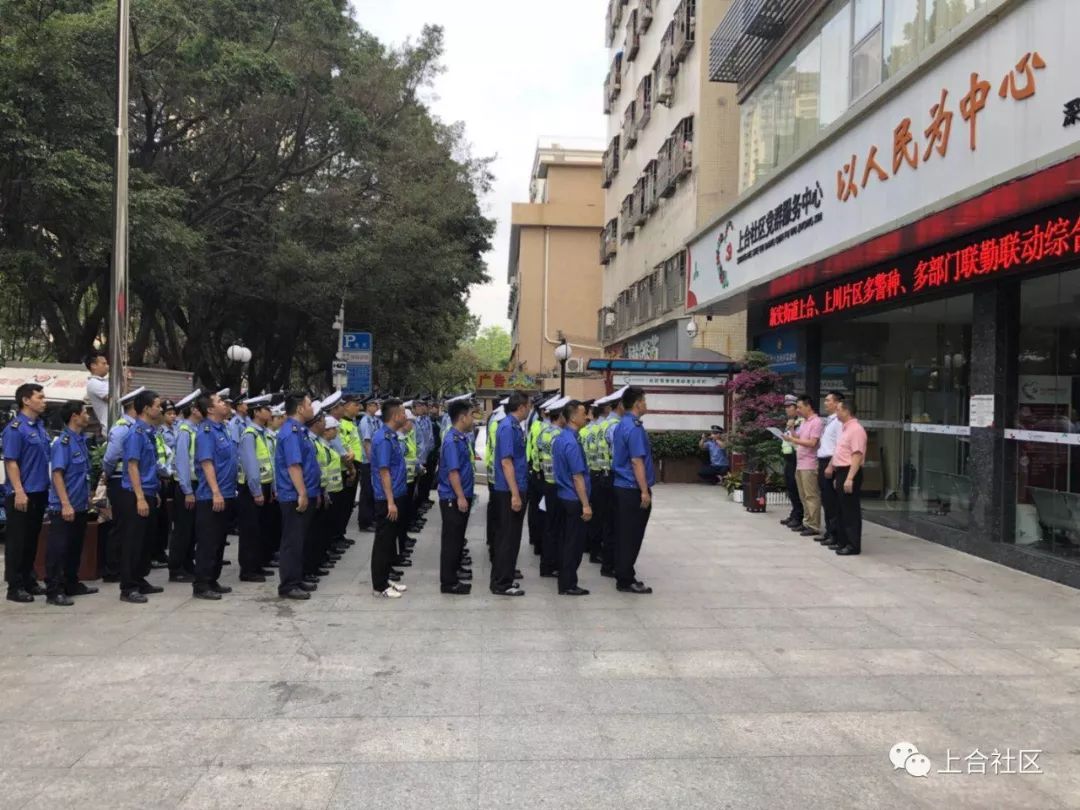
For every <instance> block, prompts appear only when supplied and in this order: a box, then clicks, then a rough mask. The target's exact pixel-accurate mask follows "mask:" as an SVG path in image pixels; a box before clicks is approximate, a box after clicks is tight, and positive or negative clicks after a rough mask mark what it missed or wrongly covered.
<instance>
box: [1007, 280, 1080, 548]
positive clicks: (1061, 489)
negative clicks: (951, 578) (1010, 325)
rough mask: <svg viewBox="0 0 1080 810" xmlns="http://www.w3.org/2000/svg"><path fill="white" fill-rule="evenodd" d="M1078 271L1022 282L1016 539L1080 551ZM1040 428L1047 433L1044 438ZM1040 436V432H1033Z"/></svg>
mask: <svg viewBox="0 0 1080 810" xmlns="http://www.w3.org/2000/svg"><path fill="white" fill-rule="evenodd" d="M1078 298H1080V270H1073V271H1070V272H1067V273H1059V274H1057V275H1053V276H1045V277H1043V278H1037V279H1031V280H1028V281H1025V282H1023V283H1022V284H1021V285H1020V337H1019V341H1020V347H1019V348H1020V352H1019V379H1018V380H1017V388H1018V390H1017V413H1016V418H1015V420H1014V424H1013V425H1012V427H1016V428H1019V429H1021V430H1027V431H1033V433H1032V434H1028V437H1026V438H1025V440H1024V441H1016V443H1015V450H1016V461H1015V474H1014V480H1015V487H1016V490H1015V491H1016V531H1015V535H1014V542H1015V543H1016V544H1017V545H1018V546H1025V547H1027V548H1028V549H1029V550H1032V551H1038V552H1042V553H1047V554H1052V555H1055V556H1065V557H1072V558H1077V557H1080V435H1078V434H1080V309H1078V308H1077V306H1076V301H1077V300H1078ZM1040 434H1046V435H1043V436H1040ZM1032 436H1034V437H1035V438H1034V439H1032V438H1029V437H1032Z"/></svg>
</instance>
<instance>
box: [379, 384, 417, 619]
mask: <svg viewBox="0 0 1080 810" xmlns="http://www.w3.org/2000/svg"><path fill="white" fill-rule="evenodd" d="M404 427H405V408H404V406H403V405H402V403H401V400H399V399H387V400H385V401H384V402H383V404H382V427H381V428H379V429H378V430H376V431H375V434H374V436H373V438H372V442H371V455H370V458H371V485H372V490H373V492H374V496H375V542H374V543H372V546H371V586H372V588H373V589H374V593H375V596H381V597H383V598H386V599H399V598H401V594H402V593H403V592H404V591H405V586H404V585H401V584H399V583H398V582H396V581H394V580H393V578H392V577H393V573H394V572H393V566H392V563H393V562H394V556H395V553H396V551H397V549H396V541H397V537H398V534H399V532H398V526H397V524H398V523H399V522H400V521H401V520H403V517H402V515H401V513H400V509H401V504H402V503H403V502H404V501H405V500H406V498H407V497H408V481H407V473H406V470H405V456H404V454H403V453H402V452H401V441H400V439H399V438H398V431H400V430H401V429H402V428H404Z"/></svg>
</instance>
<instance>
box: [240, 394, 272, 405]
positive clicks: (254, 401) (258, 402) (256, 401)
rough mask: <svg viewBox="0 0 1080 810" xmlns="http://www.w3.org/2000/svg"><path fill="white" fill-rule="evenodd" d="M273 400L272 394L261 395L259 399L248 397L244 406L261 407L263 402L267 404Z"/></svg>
mask: <svg viewBox="0 0 1080 810" xmlns="http://www.w3.org/2000/svg"><path fill="white" fill-rule="evenodd" d="M273 398H274V395H273V394H263V395H262V396H260V397H248V398H247V399H245V400H244V402H243V404H244V405H262V404H263V403H264V402H265V403H269V402H270V400H271V399H273Z"/></svg>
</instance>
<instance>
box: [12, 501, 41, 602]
mask: <svg viewBox="0 0 1080 810" xmlns="http://www.w3.org/2000/svg"><path fill="white" fill-rule="evenodd" d="M26 499H27V504H26V511H25V512H20V511H18V510H17V509H16V508H15V495H14V494H11V495H8V496H7V498H5V499H4V508H5V509H7V540H6V541H5V544H4V579H6V580H7V584H8V590H15V589H17V588H32V587H34V586H35V585H37V576H36V575H35V574H34V558H35V557H37V547H38V535H39V534H41V524H42V523H44V522H45V507H47V506H48V505H49V493H48V492H28V493H26Z"/></svg>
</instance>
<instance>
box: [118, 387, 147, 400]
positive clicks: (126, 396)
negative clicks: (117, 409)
mask: <svg viewBox="0 0 1080 810" xmlns="http://www.w3.org/2000/svg"><path fill="white" fill-rule="evenodd" d="M145 390H146V386H145V385H140V386H139V387H138V388H136V389H135V390H134V391H129V392H128V393H126V394H124V395H123V396H122V397H120V402H121V403H124V402H130V401H131V400H133V399H135V397H137V396H138V395H139V394H141V393H142V392H143V391H145Z"/></svg>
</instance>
